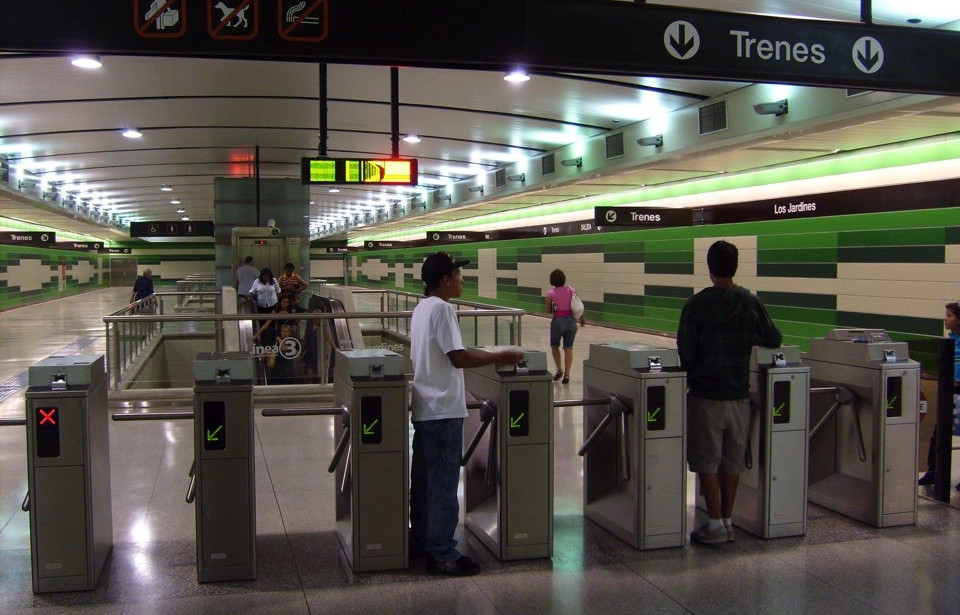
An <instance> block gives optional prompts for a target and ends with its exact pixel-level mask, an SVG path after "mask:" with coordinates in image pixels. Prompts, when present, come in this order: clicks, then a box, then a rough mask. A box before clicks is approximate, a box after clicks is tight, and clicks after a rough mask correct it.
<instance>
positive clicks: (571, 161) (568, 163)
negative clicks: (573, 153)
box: [560, 156, 583, 169]
mask: <svg viewBox="0 0 960 615" xmlns="http://www.w3.org/2000/svg"><path fill="white" fill-rule="evenodd" d="M560 164H561V165H562V166H565V167H577V168H578V169H579V168H580V167H582V166H583V156H577V157H576V158H567V159H566V160H561V161H560Z"/></svg>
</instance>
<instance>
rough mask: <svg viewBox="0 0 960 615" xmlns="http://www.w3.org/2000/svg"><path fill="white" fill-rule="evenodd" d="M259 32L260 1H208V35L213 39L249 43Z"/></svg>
mask: <svg viewBox="0 0 960 615" xmlns="http://www.w3.org/2000/svg"><path fill="white" fill-rule="evenodd" d="M228 2H229V3H230V4H227V3H228ZM231 5H232V6H231ZM259 32H260V0H207V34H209V35H210V36H211V37H213V38H215V39H217V40H221V41H249V40H252V39H254V38H256V36H257V34H259Z"/></svg>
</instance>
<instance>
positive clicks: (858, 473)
mask: <svg viewBox="0 0 960 615" xmlns="http://www.w3.org/2000/svg"><path fill="white" fill-rule="evenodd" d="M804 361H805V362H806V363H807V364H808V365H809V366H810V370H811V371H810V378H811V384H812V387H814V388H812V389H811V392H816V391H818V388H819V387H828V390H832V389H830V387H839V389H840V393H843V392H845V391H849V393H847V397H844V396H843V395H841V394H838V395H836V396H835V399H836V401H835V402H834V403H833V404H832V405H829V402H830V400H829V399H826V396H824V395H811V401H810V425H811V428H810V459H809V472H808V481H809V487H808V491H807V497H808V498H809V499H810V501H811V502H814V503H815V504H819V505H820V506H823V507H825V508H829V509H831V510H835V511H837V512H839V513H842V514H844V515H847V516H850V517H853V518H854V519H859V520H860V521H863V522H865V523H869V524H870V525H873V526H875V527H889V526H895V525H913V524H914V523H916V509H917V429H918V420H917V418H918V414H917V413H918V406H919V403H920V402H919V400H920V364H919V363H918V362H916V361H913V360H911V359H910V358H909V357H908V348H907V344H906V342H894V341H892V340H891V339H890V336H889V335H888V334H887V332H886V331H884V330H883V329H836V330H834V331H831V332H830V333H828V334H827V336H826V337H824V338H817V339H814V340H812V342H811V346H810V352H809V354H808V355H807V356H805V357H804Z"/></svg>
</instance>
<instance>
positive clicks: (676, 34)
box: [663, 21, 700, 60]
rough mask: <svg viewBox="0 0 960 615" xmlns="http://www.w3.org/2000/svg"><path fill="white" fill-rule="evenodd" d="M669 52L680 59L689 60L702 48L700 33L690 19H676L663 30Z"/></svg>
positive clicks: (664, 43) (664, 41)
mask: <svg viewBox="0 0 960 615" xmlns="http://www.w3.org/2000/svg"><path fill="white" fill-rule="evenodd" d="M663 45H664V46H665V47H666V48H667V53H669V54H670V55H672V56H673V57H675V58H676V59H678V60H689V59H690V58H692V57H693V56H695V55H697V51H699V50H700V33H699V32H697V29H696V28H694V27H693V24H691V23H690V22H689V21H675V22H673V23H671V24H670V25H669V26H667V29H666V30H664V32H663Z"/></svg>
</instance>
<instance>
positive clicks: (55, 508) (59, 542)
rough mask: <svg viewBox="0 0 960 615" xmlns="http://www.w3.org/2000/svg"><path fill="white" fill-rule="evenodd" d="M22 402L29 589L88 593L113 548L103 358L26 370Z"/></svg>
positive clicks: (51, 361)
mask: <svg viewBox="0 0 960 615" xmlns="http://www.w3.org/2000/svg"><path fill="white" fill-rule="evenodd" d="M25 397H26V406H27V416H26V423H27V484H28V489H29V492H28V496H27V500H25V503H24V508H25V509H27V510H29V513H30V555H31V561H32V562H33V591H34V593H38V594H39V593H46V592H60V591H77V590H89V589H94V588H95V587H96V585H97V579H98V578H99V577H100V573H101V571H102V570H103V566H104V563H105V562H106V560H107V556H108V555H109V553H110V549H111V548H112V547H113V517H112V510H111V506H112V501H111V498H110V433H109V416H108V414H107V376H106V371H105V369H104V361H103V355H80V356H74V357H48V358H47V359H44V360H43V361H40V362H39V363H37V364H36V365H32V366H30V368H29V369H28V387H27V392H26V395H25Z"/></svg>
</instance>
